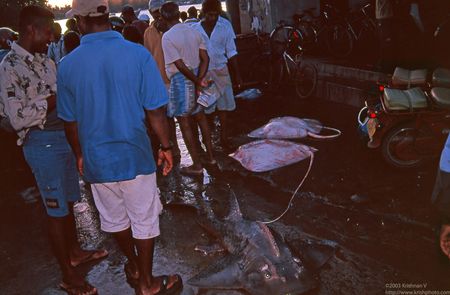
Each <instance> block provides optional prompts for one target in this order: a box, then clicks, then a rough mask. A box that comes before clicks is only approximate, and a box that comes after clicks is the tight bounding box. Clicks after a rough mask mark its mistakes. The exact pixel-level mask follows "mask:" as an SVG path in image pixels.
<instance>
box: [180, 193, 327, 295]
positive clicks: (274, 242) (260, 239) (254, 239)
mask: <svg viewBox="0 0 450 295" xmlns="http://www.w3.org/2000/svg"><path fill="white" fill-rule="evenodd" d="M221 224H222V227H220V229H221V230H222V232H223V233H224V234H225V235H228V238H225V239H224V241H225V242H226V243H225V244H226V246H228V248H227V250H228V251H229V253H230V254H229V255H227V256H225V257H223V258H221V259H219V260H218V261H216V262H215V263H212V264H209V265H208V266H207V267H206V268H205V269H203V270H202V271H201V272H200V273H199V274H197V275H196V276H194V277H193V278H191V279H190V280H189V281H188V283H189V284H190V285H193V286H196V287H199V288H201V289H225V290H226V289H233V290H245V291H247V292H248V293H249V294H253V295H266V294H267V295H269V294H270V295H278V294H302V293H305V292H307V291H309V290H311V289H314V288H315V287H316V286H317V279H316V277H315V275H314V273H313V272H312V271H313V270H314V269H318V268H319V267H321V266H322V265H323V264H325V263H326V261H328V259H329V258H330V257H331V256H332V255H333V254H334V249H332V250H329V251H328V249H327V251H326V252H324V251H322V249H320V251H316V248H315V247H314V245H312V244H311V245H308V247H306V248H305V249H306V252H305V253H303V252H304V251H300V252H301V253H298V254H302V255H297V256H298V257H300V258H297V257H296V256H295V255H293V252H292V251H291V248H289V246H288V245H287V243H286V242H285V241H284V239H283V238H282V237H281V236H280V235H279V234H277V233H276V232H273V231H272V230H270V228H269V227H268V226H267V225H266V224H264V223H261V222H255V221H250V220H246V219H244V218H243V216H242V213H241V211H240V208H239V203H238V201H237V198H236V196H235V195H234V193H232V197H231V202H230V210H229V214H228V216H227V217H226V218H225V220H224V222H223V223H221ZM307 266H308V267H307ZM311 266H313V267H311Z"/></svg>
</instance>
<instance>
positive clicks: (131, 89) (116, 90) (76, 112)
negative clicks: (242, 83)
mask: <svg viewBox="0 0 450 295" xmlns="http://www.w3.org/2000/svg"><path fill="white" fill-rule="evenodd" d="M108 12H109V9H108V1H107V0H73V3H72V10H70V11H69V12H68V16H75V18H76V19H77V23H78V27H79V29H80V32H81V33H82V34H83V37H82V38H81V44H80V46H79V47H78V48H77V49H75V50H74V51H72V52H71V54H70V55H68V56H67V57H66V58H65V59H63V61H62V62H61V63H60V66H59V68H58V104H57V108H58V116H59V117H60V118H61V119H62V120H64V122H65V130H66V134H67V138H68V140H69V143H70V145H71V147H72V150H73V152H74V154H75V156H76V159H77V167H78V170H79V172H80V174H81V175H83V178H84V179H86V181H88V182H89V183H91V184H92V185H91V188H92V193H93V196H94V201H95V204H96V206H97V209H98V211H99V213H100V221H101V228H102V230H104V231H106V232H110V233H112V234H113V236H114V238H115V239H116V240H117V242H118V244H119V247H120V248H121V250H122V251H123V253H124V254H125V256H126V257H127V258H128V263H127V264H126V265H125V273H126V275H127V278H128V282H129V283H130V284H131V285H132V286H133V287H134V288H135V289H136V294H140V295H144V294H145V295H146V294H159V292H161V293H164V292H165V291H166V290H169V289H170V290H171V291H172V290H175V289H178V288H181V287H182V281H181V277H180V276H178V275H173V276H160V277H153V276H152V262H153V251H154V240H155V237H157V236H159V234H160V231H159V214H160V213H161V210H162V205H161V201H160V199H159V192H158V189H157V186H156V173H155V171H156V165H155V161H154V158H153V156H152V152H151V149H150V146H151V145H150V140H149V138H148V136H147V129H146V126H145V120H147V122H148V123H149V125H150V126H152V128H153V130H154V131H155V133H156V134H157V136H158V138H159V141H160V142H161V148H160V150H159V152H158V164H159V165H162V164H163V175H167V174H168V173H169V172H170V170H171V169H172V153H171V149H172V147H171V145H170V142H169V136H168V134H169V133H168V124H167V118H166V115H165V114H166V111H165V105H166V104H167V101H168V97H167V90H166V88H165V86H164V83H163V81H162V79H161V75H160V74H159V71H158V68H157V66H156V63H155V61H154V59H153V58H152V56H151V55H150V54H149V53H148V51H147V50H146V49H145V48H143V47H142V46H140V45H137V44H134V43H131V42H128V41H125V40H124V39H123V37H122V35H120V34H119V33H118V32H115V31H112V30H111V29H110V24H109V21H108ZM118 57H120V61H118V59H117V58H118ZM136 250H137V251H136ZM136 253H137V254H136ZM108 291H109V293H110V292H111V291H112V290H108ZM107 293H108V292H107Z"/></svg>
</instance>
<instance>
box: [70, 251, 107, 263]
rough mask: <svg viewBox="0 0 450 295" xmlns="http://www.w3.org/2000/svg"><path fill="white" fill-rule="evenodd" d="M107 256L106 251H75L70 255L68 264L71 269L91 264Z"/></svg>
mask: <svg viewBox="0 0 450 295" xmlns="http://www.w3.org/2000/svg"><path fill="white" fill-rule="evenodd" d="M106 256H108V251H106V250H105V249H102V250H82V249H77V250H74V251H73V252H72V254H71V255H70V264H71V265H72V266H73V267H77V266H79V265H80V264H83V263H87V262H92V261H95V260H98V259H101V258H104V257H106Z"/></svg>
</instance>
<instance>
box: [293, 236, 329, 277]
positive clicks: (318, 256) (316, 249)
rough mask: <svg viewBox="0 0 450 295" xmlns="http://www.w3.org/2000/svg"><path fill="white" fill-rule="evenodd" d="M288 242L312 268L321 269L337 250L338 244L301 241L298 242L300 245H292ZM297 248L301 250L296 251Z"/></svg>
mask: <svg viewBox="0 0 450 295" xmlns="http://www.w3.org/2000/svg"><path fill="white" fill-rule="evenodd" d="M288 244H289V248H291V250H293V252H294V253H295V254H296V255H298V256H299V257H300V259H301V260H302V262H303V263H304V264H305V265H306V266H307V267H308V268H309V269H311V270H319V269H320V268H321V267H322V266H324V265H325V264H326V263H327V262H328V260H330V258H331V257H333V256H334V254H335V252H336V245H331V244H327V243H321V242H306V241H299V242H298V243H296V244H298V247H292V244H290V243H288ZM295 248H298V249H299V250H300V251H299V252H298V251H295V250H294V249H295Z"/></svg>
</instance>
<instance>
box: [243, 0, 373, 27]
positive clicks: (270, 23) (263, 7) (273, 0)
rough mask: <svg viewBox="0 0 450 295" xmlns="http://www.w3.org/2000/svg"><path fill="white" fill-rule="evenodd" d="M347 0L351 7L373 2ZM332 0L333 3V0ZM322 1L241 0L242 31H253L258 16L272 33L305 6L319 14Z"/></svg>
mask: <svg viewBox="0 0 450 295" xmlns="http://www.w3.org/2000/svg"><path fill="white" fill-rule="evenodd" d="M328 1H330V0H328ZM347 1H348V7H349V8H350V9H353V8H359V7H362V6H363V5H364V4H366V3H369V2H371V1H370V0H347ZM322 2H323V0H322ZM330 2H331V3H333V1H330ZM320 3H321V1H320V0H239V8H240V20H241V32H242V33H249V32H252V30H251V24H252V19H253V18H254V17H256V18H258V20H259V23H260V26H259V27H260V30H261V31H263V32H267V33H270V32H271V31H272V29H273V28H274V27H275V26H276V25H277V24H278V23H279V22H280V21H281V20H284V21H286V22H288V23H290V22H291V20H292V15H293V14H294V13H296V12H299V11H301V10H303V9H305V8H313V7H315V8H316V15H319V13H320Z"/></svg>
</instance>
